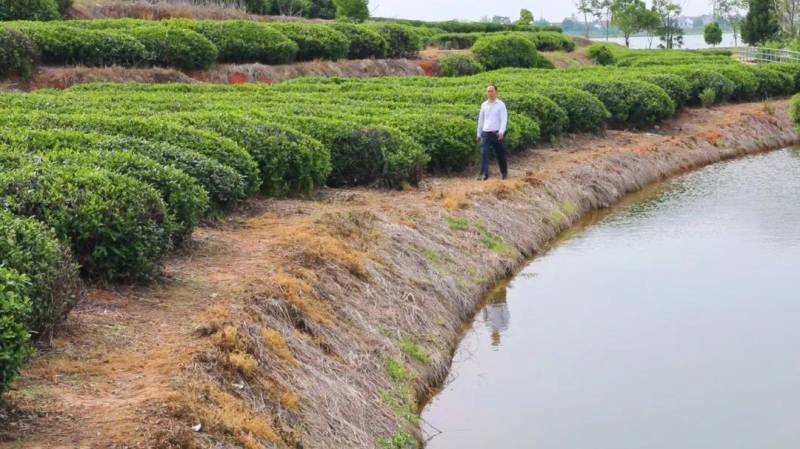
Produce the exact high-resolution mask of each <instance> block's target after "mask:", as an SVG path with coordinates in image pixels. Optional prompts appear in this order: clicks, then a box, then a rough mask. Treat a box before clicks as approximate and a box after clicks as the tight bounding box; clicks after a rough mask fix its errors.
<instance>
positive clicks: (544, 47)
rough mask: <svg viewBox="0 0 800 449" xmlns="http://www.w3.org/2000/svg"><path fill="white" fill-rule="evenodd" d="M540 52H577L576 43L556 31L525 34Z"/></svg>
mask: <svg viewBox="0 0 800 449" xmlns="http://www.w3.org/2000/svg"><path fill="white" fill-rule="evenodd" d="M524 35H525V37H527V38H528V39H530V40H531V42H533V44H534V45H535V46H536V49H537V50H539V51H558V50H562V51H566V52H570V51H573V50H575V41H573V40H572V38H570V37H569V36H565V35H563V34H561V33H558V32H555V31H540V32H537V33H524Z"/></svg>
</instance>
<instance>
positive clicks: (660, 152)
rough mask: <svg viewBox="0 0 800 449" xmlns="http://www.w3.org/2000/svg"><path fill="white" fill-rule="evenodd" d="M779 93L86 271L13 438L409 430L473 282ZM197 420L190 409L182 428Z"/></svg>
mask: <svg viewBox="0 0 800 449" xmlns="http://www.w3.org/2000/svg"><path fill="white" fill-rule="evenodd" d="M787 108H788V101H787V100H778V101H770V102H765V103H746V104H736V105H727V106H721V107H717V108H713V109H689V110H686V111H684V112H682V113H681V114H680V115H679V116H678V117H677V118H675V119H671V120H668V121H667V122H665V123H664V124H662V125H661V127H660V128H658V129H653V130H650V131H649V132H627V131H608V132H607V134H606V135H605V136H588V135H583V136H573V137H566V138H564V139H562V141H561V142H560V143H558V144H555V145H553V146H549V147H546V148H541V149H537V150H534V151H529V152H527V153H523V154H521V155H519V156H516V157H514V158H512V160H511V167H512V170H511V179H509V180H507V181H500V180H496V179H495V180H490V181H487V182H478V181H474V180H473V177H472V176H471V175H469V176H467V175H466V174H465V175H464V176H455V177H450V178H430V179H427V180H425V181H424V182H423V184H422V185H421V187H420V188H419V189H418V190H410V191H404V192H396V191H375V190H366V189H346V190H345V189H342V190H323V191H321V192H320V193H319V195H318V197H317V198H316V199H315V200H313V201H303V200H275V199H255V200H252V201H250V202H249V203H248V207H247V209H245V210H242V211H241V212H240V213H239V214H236V215H234V216H232V217H231V218H229V219H227V220H226V221H225V222H224V223H222V224H219V225H218V226H214V227H204V228H200V229H198V230H197V231H196V232H195V234H194V236H193V244H192V245H191V247H190V249H188V250H187V251H186V252H185V253H184V254H179V255H176V256H174V257H173V258H172V259H171V260H169V261H168V262H167V263H166V267H165V277H164V278H163V280H162V281H160V282H159V283H158V284H157V285H152V286H148V287H137V286H131V287H116V288H114V289H104V288H99V287H96V288H94V289H92V290H91V292H90V295H89V299H88V300H87V301H86V302H84V303H83V304H81V305H79V306H78V308H77V310H75V311H74V313H73V314H72V315H71V316H70V318H69V319H68V320H67V323H66V325H65V327H64V329H63V330H62V331H61V332H60V333H59V334H57V335H56V336H55V337H54V339H53V340H52V342H51V346H50V347H49V348H46V349H42V350H41V352H40V354H39V355H38V356H37V357H36V359H35V360H34V361H33V362H32V363H31V364H30V366H29V367H28V368H27V369H26V370H25V372H24V374H23V377H22V379H21V380H20V381H19V382H18V383H17V385H16V387H15V388H14V389H13V390H12V391H11V392H10V393H9V394H8V399H9V403H10V408H9V409H8V410H7V411H6V412H4V413H6V414H7V416H6V417H5V420H6V421H7V424H6V426H5V428H4V429H3V430H2V432H0V441H4V442H11V444H12V445H17V446H20V447H148V448H151V447H157V448H158V447H161V448H166V447H235V446H239V447H242V446H243V447H246V448H255V447H296V448H299V447H313V448H377V447H391V448H402V447H413V444H414V437H415V436H417V435H418V425H419V422H418V418H417V415H416V413H417V412H418V405H419V404H420V403H421V402H422V401H424V400H425V398H426V397H428V396H429V395H430V393H431V392H432V391H434V390H435V388H436V387H437V385H438V384H439V383H440V382H442V381H443V379H444V378H445V377H446V373H447V371H448V369H449V365H450V361H451V357H452V351H453V350H454V348H455V347H456V344H457V342H458V339H459V338H460V335H461V331H462V325H463V323H464V322H465V321H466V320H468V319H469V318H470V317H471V315H472V314H473V313H474V311H475V308H476V306H477V305H478V304H479V302H480V300H481V297H482V295H483V293H484V292H485V291H486V290H487V289H488V288H490V287H491V286H492V285H494V283H495V282H496V281H497V280H498V279H501V278H503V277H505V276H508V275H509V274H511V273H513V272H514V270H515V269H517V268H518V267H519V266H520V265H521V264H522V263H523V262H524V261H525V260H526V258H528V257H530V256H532V255H535V254H536V253H537V252H538V251H539V250H540V249H541V248H543V246H544V245H545V244H546V243H547V242H548V241H550V240H552V239H553V238H554V237H555V236H556V235H557V234H558V233H559V232H561V231H563V230H564V229H566V228H568V227H569V226H570V225H571V224H572V223H573V222H575V221H576V220H577V219H578V218H579V217H581V216H582V215H583V214H585V213H586V212H588V211H590V210H593V209H596V208H601V207H606V206H609V205H611V204H613V203H615V202H616V201H618V200H619V199H620V198H621V197H622V196H623V195H625V194H626V193H628V192H632V191H635V190H638V189H640V188H641V187H643V186H645V185H647V184H650V183H653V182H656V181H659V180H661V179H664V178H666V177H668V176H671V175H674V174H676V173H680V172H682V171H685V170H689V169H692V168H696V167H700V166H703V165H706V164H710V163H713V162H716V161H719V160H722V159H726V158H731V157H736V156H740V155H745V154H750V153H755V152H758V151H764V150H767V149H776V148H781V147H783V146H786V145H789V144H792V143H796V142H798V140H800V136H798V134H797V132H796V131H795V130H794V127H793V125H792V123H791V120H790V118H789V116H788V113H787ZM197 425H200V427H194V429H193V428H192V426H197Z"/></svg>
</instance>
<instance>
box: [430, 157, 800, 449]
mask: <svg viewBox="0 0 800 449" xmlns="http://www.w3.org/2000/svg"><path fill="white" fill-rule="evenodd" d="M584 225H585V226H579V227H577V228H576V229H575V230H573V231H571V232H570V233H568V234H567V235H565V236H563V237H562V238H561V239H560V240H559V241H558V242H556V243H554V244H553V245H552V246H551V248H550V249H549V250H548V251H547V252H546V253H545V254H544V255H542V256H540V257H537V258H535V259H534V260H533V261H532V262H531V263H530V264H529V265H528V266H527V267H526V268H525V269H524V270H523V271H522V272H521V273H520V274H518V275H517V276H516V277H515V278H514V279H512V280H511V282H510V283H509V284H508V285H507V286H506V287H505V288H499V289H497V291H495V292H493V294H491V295H489V298H488V300H487V304H486V306H485V307H484V308H483V309H482V310H481V311H480V312H478V314H477V316H476V318H475V321H474V322H473V323H472V326H471V329H470V330H468V331H467V333H466V335H465V336H464V339H463V341H462V342H461V345H460V346H459V348H458V350H457V352H456V354H455V359H454V362H453V370H452V373H451V375H450V377H449V379H448V381H447V384H446V386H445V387H444V389H443V391H442V392H441V393H440V394H439V395H438V396H436V397H435V398H434V399H433V400H432V402H431V403H430V404H429V405H428V406H427V407H426V408H425V410H424V411H423V414H422V418H423V420H424V423H423V429H424V431H425V433H426V437H428V438H431V439H430V441H429V443H428V445H427V448H429V449H456V448H458V449H472V448H475V449H478V448H480V449H483V448H487V449H488V448H492V449H538V448H541V449H676V448H681V449H797V448H800V150H797V149H788V150H781V151H776V152H772V153H768V154H764V155H759V156H753V157H748V158H745V159H738V160H734V161H730V162H724V163H720V164H716V165H713V166H710V167H707V168H705V169H703V170H700V171H696V172H692V173H689V174H686V175H683V176H681V177H677V178H674V179H672V180H670V181H667V182H665V183H662V184H660V185H658V186H655V187H653V188H649V189H647V190H646V191H644V192H641V193H639V194H636V195H633V196H631V197H629V198H627V199H626V200H625V201H623V202H622V203H620V204H619V205H618V206H616V207H614V208H612V209H610V210H607V211H605V212H601V213H598V214H596V215H595V216H594V217H593V218H592V217H590V219H588V220H587V223H584Z"/></svg>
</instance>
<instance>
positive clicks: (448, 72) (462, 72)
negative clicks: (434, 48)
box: [439, 53, 483, 76]
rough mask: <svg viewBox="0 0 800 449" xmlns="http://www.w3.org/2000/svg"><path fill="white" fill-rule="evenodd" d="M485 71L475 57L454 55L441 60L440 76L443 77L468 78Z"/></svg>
mask: <svg viewBox="0 0 800 449" xmlns="http://www.w3.org/2000/svg"><path fill="white" fill-rule="evenodd" d="M482 71H483V66H482V65H481V63H479V62H478V61H477V60H476V59H475V57H474V56H472V55H465V54H458V53H452V54H449V55H445V56H443V57H442V58H441V59H439V74H440V75H442V76H467V75H474V74H476V73H480V72H482Z"/></svg>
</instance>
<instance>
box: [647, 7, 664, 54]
mask: <svg viewBox="0 0 800 449" xmlns="http://www.w3.org/2000/svg"><path fill="white" fill-rule="evenodd" d="M660 28H661V17H660V16H659V15H658V13H657V12H655V11H653V10H652V9H648V10H647V11H645V13H644V14H643V15H642V29H643V30H644V31H645V32H646V33H647V48H653V38H655V37H656V36H658V30H659V29H660Z"/></svg>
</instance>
